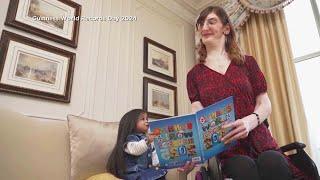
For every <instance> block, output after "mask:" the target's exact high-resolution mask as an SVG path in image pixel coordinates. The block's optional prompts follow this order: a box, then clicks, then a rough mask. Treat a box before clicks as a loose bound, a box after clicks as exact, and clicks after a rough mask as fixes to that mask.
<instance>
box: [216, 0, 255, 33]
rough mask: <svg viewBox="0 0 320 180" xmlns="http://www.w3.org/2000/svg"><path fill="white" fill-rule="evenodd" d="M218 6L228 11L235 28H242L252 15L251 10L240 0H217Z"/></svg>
mask: <svg viewBox="0 0 320 180" xmlns="http://www.w3.org/2000/svg"><path fill="white" fill-rule="evenodd" d="M216 5H217V6H221V7H223V8H224V10H225V11H226V12H227V13H228V16H229V18H230V21H231V23H232V25H233V27H234V28H235V29H238V28H240V26H242V25H243V24H244V23H245V22H246V21H247V19H248V18H249V16H250V12H249V11H248V10H247V9H246V8H245V7H244V6H242V5H241V4H240V3H239V1H238V0H221V1H217V4H216Z"/></svg>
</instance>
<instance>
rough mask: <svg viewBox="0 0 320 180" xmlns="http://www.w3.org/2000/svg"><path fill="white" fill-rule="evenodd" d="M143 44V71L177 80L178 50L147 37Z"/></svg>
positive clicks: (173, 80)
mask: <svg viewBox="0 0 320 180" xmlns="http://www.w3.org/2000/svg"><path fill="white" fill-rule="evenodd" d="M143 44H144V49H143V59H144V63H143V72H145V73H149V74H151V75H154V76H157V77H160V78H163V79H166V80H169V81H172V82H176V81H177V75H176V51H174V50H172V49H170V48H168V47H166V46H164V45H162V44H159V43H157V42H155V41H153V40H151V39H149V38H147V37H144V39H143Z"/></svg>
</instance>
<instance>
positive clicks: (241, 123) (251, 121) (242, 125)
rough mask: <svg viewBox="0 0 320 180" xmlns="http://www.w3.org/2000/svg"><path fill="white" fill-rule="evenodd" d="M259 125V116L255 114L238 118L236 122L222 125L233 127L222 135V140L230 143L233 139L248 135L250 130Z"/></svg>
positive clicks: (225, 127) (226, 127)
mask: <svg viewBox="0 0 320 180" xmlns="http://www.w3.org/2000/svg"><path fill="white" fill-rule="evenodd" d="M257 125H258V121H257V118H256V116H255V115H254V114H251V115H249V116H246V117H244V118H242V119H238V120H236V121H234V122H231V123H228V124H225V125H223V126H222V128H224V129H228V128H232V130H231V131H230V132H229V133H227V134H226V135H225V136H224V137H222V139H221V141H222V142H223V143H224V144H228V143H230V142H231V141H234V140H238V139H243V138H246V137H248V134H249V132H250V131H251V130H252V129H254V128H255V127H256V126H257Z"/></svg>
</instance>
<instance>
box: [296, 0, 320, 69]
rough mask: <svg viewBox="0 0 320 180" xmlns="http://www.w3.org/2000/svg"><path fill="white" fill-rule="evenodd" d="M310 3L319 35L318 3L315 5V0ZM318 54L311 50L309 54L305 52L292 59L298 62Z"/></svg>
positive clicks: (319, 15) (319, 54)
mask: <svg viewBox="0 0 320 180" xmlns="http://www.w3.org/2000/svg"><path fill="white" fill-rule="evenodd" d="M310 3H311V7H312V11H313V16H314V19H315V21H316V26H317V30H318V35H319V37H320V13H319V8H318V6H320V4H318V6H317V2H316V0H310ZM319 56H320V51H316V52H313V53H310V54H307V55H304V56H300V57H296V58H294V59H293V62H294V63H298V62H301V61H306V60H308V59H312V58H315V57H319Z"/></svg>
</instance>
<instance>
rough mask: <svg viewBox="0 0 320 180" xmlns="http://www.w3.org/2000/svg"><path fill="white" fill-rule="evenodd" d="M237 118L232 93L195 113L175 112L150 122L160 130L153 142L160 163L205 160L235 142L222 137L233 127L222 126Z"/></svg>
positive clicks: (176, 164) (169, 165)
mask: <svg viewBox="0 0 320 180" xmlns="http://www.w3.org/2000/svg"><path fill="white" fill-rule="evenodd" d="M234 120H235V114H234V106H233V97H232V96H230V97H228V98H226V99H223V100H221V101H219V102H217V103H215V104H212V105H210V106H208V107H206V108H204V109H202V110H200V111H198V112H196V113H195V114H190V115H184V116H175V117H170V118H165V119H160V120H155V121H151V122H149V126H150V130H151V131H152V132H153V133H154V134H159V136H158V137H157V138H155V140H154V146H155V149H156V152H157V155H158V158H159V164H160V167H162V168H166V169H170V168H175V167H181V166H183V165H184V164H185V163H186V161H192V162H195V163H203V162H205V161H206V160H208V159H209V158H211V157H213V156H215V155H217V154H218V153H220V152H222V151H224V150H225V149H226V148H228V146H231V145H232V144H234V143H230V144H228V145H224V143H222V142H221V137H223V136H224V135H225V134H226V133H227V132H229V131H230V130H231V129H222V128H221V126H222V125H223V124H225V123H228V122H230V121H234Z"/></svg>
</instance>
